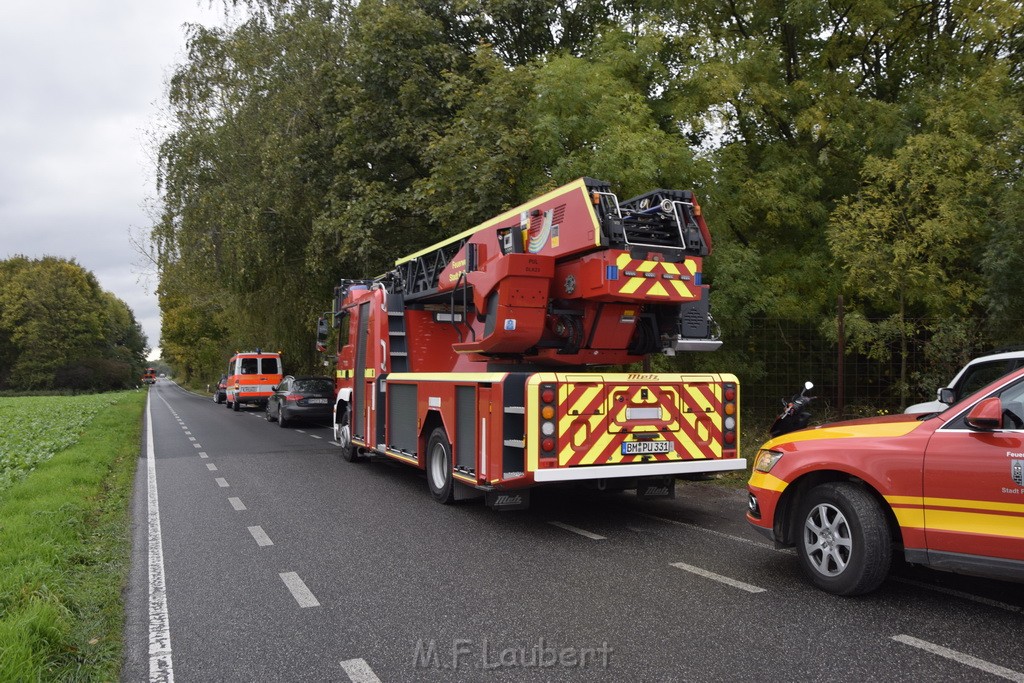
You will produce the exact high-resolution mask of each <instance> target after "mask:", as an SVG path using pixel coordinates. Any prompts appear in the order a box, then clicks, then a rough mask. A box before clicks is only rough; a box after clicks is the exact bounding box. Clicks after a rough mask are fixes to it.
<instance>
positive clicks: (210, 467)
mask: <svg viewBox="0 0 1024 683" xmlns="http://www.w3.org/2000/svg"><path fill="white" fill-rule="evenodd" d="M206 469H208V470H210V471H211V472H216V471H217V466H216V465H214V464H213V463H212V462H208V463H206Z"/></svg>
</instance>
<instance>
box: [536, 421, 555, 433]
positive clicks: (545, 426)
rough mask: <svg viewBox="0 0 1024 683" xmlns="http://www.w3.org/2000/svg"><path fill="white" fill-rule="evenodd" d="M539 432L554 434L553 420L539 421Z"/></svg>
mask: <svg viewBox="0 0 1024 683" xmlns="http://www.w3.org/2000/svg"><path fill="white" fill-rule="evenodd" d="M540 432H541V434H543V435H544V436H554V435H555V423H554V422H543V423H541V425H540Z"/></svg>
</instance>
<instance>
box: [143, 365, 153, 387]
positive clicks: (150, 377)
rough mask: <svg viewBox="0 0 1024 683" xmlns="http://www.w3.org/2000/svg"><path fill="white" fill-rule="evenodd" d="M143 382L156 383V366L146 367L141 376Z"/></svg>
mask: <svg viewBox="0 0 1024 683" xmlns="http://www.w3.org/2000/svg"><path fill="white" fill-rule="evenodd" d="M142 383H143V384H156V368H146V373H145V374H144V375H143V376H142Z"/></svg>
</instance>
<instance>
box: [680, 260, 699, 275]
mask: <svg viewBox="0 0 1024 683" xmlns="http://www.w3.org/2000/svg"><path fill="white" fill-rule="evenodd" d="M683 267H684V268H686V270H687V272H689V273H690V275H696V274H697V262H696V261H694V260H693V259H686V261H684V262H683Z"/></svg>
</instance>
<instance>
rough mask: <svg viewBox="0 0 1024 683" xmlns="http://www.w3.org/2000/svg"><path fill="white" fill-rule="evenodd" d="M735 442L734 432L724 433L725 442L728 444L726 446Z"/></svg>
mask: <svg viewBox="0 0 1024 683" xmlns="http://www.w3.org/2000/svg"><path fill="white" fill-rule="evenodd" d="M735 441H736V433H735V432H726V434H725V442H726V443H728V444H731V443H735Z"/></svg>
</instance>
